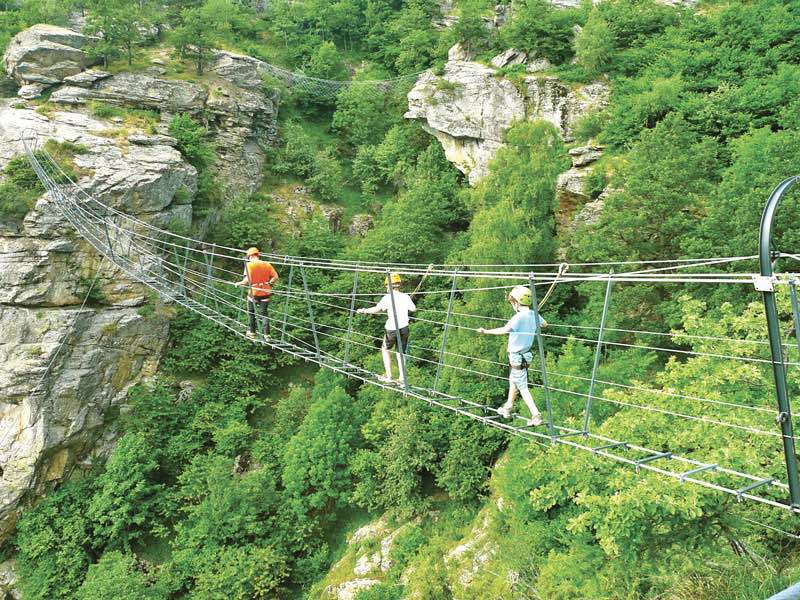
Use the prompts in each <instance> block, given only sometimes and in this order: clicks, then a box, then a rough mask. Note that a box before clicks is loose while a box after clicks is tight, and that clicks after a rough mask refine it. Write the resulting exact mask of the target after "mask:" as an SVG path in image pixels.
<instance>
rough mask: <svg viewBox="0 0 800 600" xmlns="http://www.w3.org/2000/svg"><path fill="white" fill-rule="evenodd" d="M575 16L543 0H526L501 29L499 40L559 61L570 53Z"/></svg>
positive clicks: (566, 57)
mask: <svg viewBox="0 0 800 600" xmlns="http://www.w3.org/2000/svg"><path fill="white" fill-rule="evenodd" d="M577 19H578V14H576V12H575V11H571V10H563V9H558V8H554V7H553V6H552V5H551V4H550V3H549V2H545V1H544V0H526V1H525V2H523V3H522V4H521V6H519V8H517V9H516V10H515V11H514V15H513V17H512V19H511V21H510V22H509V23H507V24H506V25H505V27H503V29H502V30H501V32H500V41H501V44H502V45H503V46H504V47H506V48H511V47H513V48H517V49H519V50H523V51H525V52H527V53H528V54H529V55H530V56H534V57H537V58H546V59H548V60H549V61H550V62H552V63H554V64H560V63H563V62H566V61H567V60H569V58H570V57H571V56H572V52H573V48H572V40H573V37H574V32H573V27H574V26H575V25H576V23H577Z"/></svg>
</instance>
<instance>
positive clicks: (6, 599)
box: [0, 559, 22, 600]
mask: <svg viewBox="0 0 800 600" xmlns="http://www.w3.org/2000/svg"><path fill="white" fill-rule="evenodd" d="M0 598H2V599H3V600H20V598H22V596H21V595H20V593H19V591H18V590H17V563H16V561H14V560H13V559H12V560H7V561H5V562H2V563H0Z"/></svg>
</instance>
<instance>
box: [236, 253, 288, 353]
mask: <svg viewBox="0 0 800 600" xmlns="http://www.w3.org/2000/svg"><path fill="white" fill-rule="evenodd" d="M276 281H278V272H277V271H276V270H275V268H274V267H273V266H272V265H271V264H270V263H268V262H267V261H265V260H261V252H260V251H259V250H258V248H248V249H247V262H246V263H245V265H244V278H243V279H242V280H241V281H237V282H236V283H235V284H234V285H236V286H237V287H240V286H243V285H247V286H249V288H250V289H249V290H248V292H247V316H248V317H249V318H250V328H249V331H248V332H247V337H249V338H250V339H251V340H254V339H255V338H256V304H258V305H260V306H261V321H262V323H263V329H264V338H265V339H267V340H268V339H269V299H270V297H271V296H272V286H273V285H274V284H275V282H276Z"/></svg>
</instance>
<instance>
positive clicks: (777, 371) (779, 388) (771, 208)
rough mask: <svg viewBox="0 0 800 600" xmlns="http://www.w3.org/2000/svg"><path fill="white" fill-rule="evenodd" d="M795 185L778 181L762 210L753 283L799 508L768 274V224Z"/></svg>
mask: <svg viewBox="0 0 800 600" xmlns="http://www.w3.org/2000/svg"><path fill="white" fill-rule="evenodd" d="M797 181H798V177H789V178H788V179H785V180H784V181H782V182H781V183H780V184H779V185H778V187H776V188H775V189H774V190H773V192H772V194H770V197H769V199H768V200H767V204H766V206H765V207H764V213H763V214H762V215H761V228H760V232H759V239H758V259H759V264H760V267H761V277H760V278H757V279H756V289H758V290H759V291H761V292H762V294H763V296H764V313H765V314H766V317H767V331H768V333H769V348H770V354H771V355H772V374H773V378H774V380H775V395H776V398H777V401H778V417H777V422H778V423H780V426H781V433H782V437H783V454H784V458H785V461H786V473H787V476H788V483H789V497H790V501H791V504H792V506H794V507H800V479H798V473H797V454H796V451H795V443H794V432H793V431H792V408H791V403H790V402H789V391H788V385H787V382H786V369H785V367H784V363H783V348H782V344H781V329H780V323H779V321H778V307H777V304H776V302H775V288H774V276H773V270H772V259H773V257H774V255H773V252H772V223H773V221H774V219H775V212H776V211H777V210H778V206H779V205H780V203H781V199H782V198H783V196H784V194H785V193H786V192H787V191H788V190H789V189H790V188H791V187H792V186H793V185H794V184H795V183H797Z"/></svg>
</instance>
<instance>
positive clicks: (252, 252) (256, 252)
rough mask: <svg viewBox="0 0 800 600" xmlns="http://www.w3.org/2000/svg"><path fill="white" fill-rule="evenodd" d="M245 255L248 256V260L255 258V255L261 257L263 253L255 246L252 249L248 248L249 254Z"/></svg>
mask: <svg viewBox="0 0 800 600" xmlns="http://www.w3.org/2000/svg"><path fill="white" fill-rule="evenodd" d="M245 255H246V256H247V258H250V257H251V256H254V255H255V256H260V255H261V251H260V250H259V249H258V248H256V247H255V246H253V247H252V248H248V249H247V252H246V253H245Z"/></svg>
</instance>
